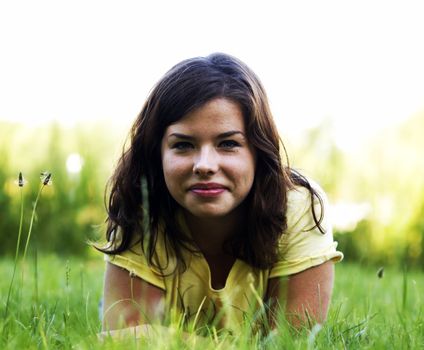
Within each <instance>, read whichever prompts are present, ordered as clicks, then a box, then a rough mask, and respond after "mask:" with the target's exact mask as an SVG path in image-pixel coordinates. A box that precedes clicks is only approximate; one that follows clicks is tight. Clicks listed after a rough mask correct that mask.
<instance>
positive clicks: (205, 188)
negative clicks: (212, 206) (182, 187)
mask: <svg viewBox="0 0 424 350" xmlns="http://www.w3.org/2000/svg"><path fill="white" fill-rule="evenodd" d="M226 190H227V188H226V187H225V186H224V185H221V184H219V183H215V182H207V183H206V182H202V183H197V184H194V185H193V186H191V187H190V191H191V192H192V193H194V194H196V195H197V196H200V197H218V196H219V195H221V194H222V193H223V192H225V191H226Z"/></svg>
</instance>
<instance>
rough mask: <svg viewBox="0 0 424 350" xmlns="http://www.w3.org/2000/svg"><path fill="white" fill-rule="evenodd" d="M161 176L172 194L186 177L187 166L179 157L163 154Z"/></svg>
mask: <svg viewBox="0 0 424 350" xmlns="http://www.w3.org/2000/svg"><path fill="white" fill-rule="evenodd" d="M162 168H163V176H164V178H165V182H166V185H167V186H168V190H169V191H170V192H173V191H174V190H175V189H176V188H178V186H179V185H180V184H181V182H182V180H183V179H184V177H185V176H186V175H187V171H188V170H187V169H189V165H188V164H187V162H186V161H184V160H182V159H181V158H179V157H175V156H172V155H170V154H167V153H166V152H165V153H164V155H163V157H162Z"/></svg>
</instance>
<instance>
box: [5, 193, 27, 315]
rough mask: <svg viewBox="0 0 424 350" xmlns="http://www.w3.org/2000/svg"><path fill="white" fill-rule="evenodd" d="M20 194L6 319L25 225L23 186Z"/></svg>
mask: <svg viewBox="0 0 424 350" xmlns="http://www.w3.org/2000/svg"><path fill="white" fill-rule="evenodd" d="M20 192H21V214H20V219H19V231H18V241H17V242H16V252H15V262H14V264H13V273H12V279H11V281H10V286H9V291H8V292H7V300H6V310H5V313H4V318H5V319H6V317H7V314H8V311H9V302H10V295H11V294H12V288H13V282H14V280H15V274H16V266H17V265H18V257H19V248H20V244H21V234H22V223H23V219H24V195H23V188H22V186H20Z"/></svg>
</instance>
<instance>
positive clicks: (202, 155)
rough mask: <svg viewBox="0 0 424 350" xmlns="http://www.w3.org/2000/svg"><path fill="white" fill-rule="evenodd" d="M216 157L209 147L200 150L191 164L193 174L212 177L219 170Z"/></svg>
mask: <svg viewBox="0 0 424 350" xmlns="http://www.w3.org/2000/svg"><path fill="white" fill-rule="evenodd" d="M218 164H219V160H218V155H217V154H216V152H215V150H214V149H212V148H211V147H205V148H202V149H200V151H199V153H198V154H197V156H196V158H195V159H194V164H193V173H195V174H196V175H201V176H205V175H213V174H215V173H216V172H217V171H218V169H219V165H218Z"/></svg>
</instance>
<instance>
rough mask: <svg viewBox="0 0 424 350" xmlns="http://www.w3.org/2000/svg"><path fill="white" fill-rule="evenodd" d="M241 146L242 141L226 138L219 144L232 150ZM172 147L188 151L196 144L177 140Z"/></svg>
mask: <svg viewBox="0 0 424 350" xmlns="http://www.w3.org/2000/svg"><path fill="white" fill-rule="evenodd" d="M240 146H241V145H240V143H238V142H237V141H234V140H224V141H221V142H220V143H219V145H218V147H220V148H223V149H225V150H232V149H234V148H236V147H240ZM172 148H173V149H176V150H177V151H186V150H188V149H192V148H194V146H193V144H191V143H190V142H185V141H181V142H176V143H175V144H173V145H172Z"/></svg>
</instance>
